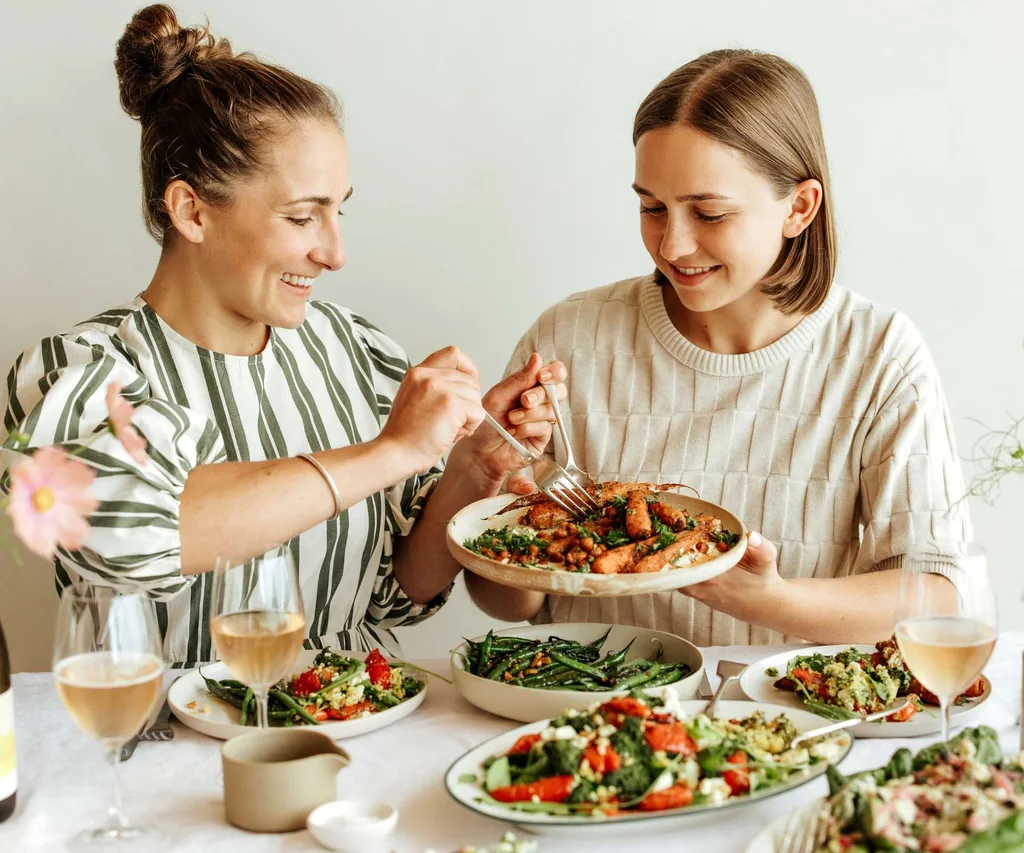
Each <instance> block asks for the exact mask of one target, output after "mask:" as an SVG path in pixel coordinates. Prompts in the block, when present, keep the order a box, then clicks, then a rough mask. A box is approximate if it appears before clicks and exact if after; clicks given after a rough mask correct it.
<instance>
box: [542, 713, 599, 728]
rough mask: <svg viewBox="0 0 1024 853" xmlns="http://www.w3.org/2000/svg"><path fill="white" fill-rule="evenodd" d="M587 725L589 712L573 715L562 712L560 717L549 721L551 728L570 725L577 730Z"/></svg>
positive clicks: (589, 719) (589, 721) (589, 720)
mask: <svg viewBox="0 0 1024 853" xmlns="http://www.w3.org/2000/svg"><path fill="white" fill-rule="evenodd" d="M589 725H591V718H590V715H589V714H577V715H576V716H575V717H570V716H568V715H567V714H563V715H562V716H561V717H558V718H557V719H554V720H552V721H551V727H552V728H553V729H560V728H561V727H562V726H572V727H573V729H575V730H576V731H578V732H581V731H583V730H584V729H585V728H586V727H587V726H589Z"/></svg>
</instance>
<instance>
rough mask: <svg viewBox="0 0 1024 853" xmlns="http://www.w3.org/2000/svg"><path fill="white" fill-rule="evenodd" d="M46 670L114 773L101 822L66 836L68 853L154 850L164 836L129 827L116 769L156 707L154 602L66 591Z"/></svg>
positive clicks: (159, 681)
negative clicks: (75, 852)
mask: <svg viewBox="0 0 1024 853" xmlns="http://www.w3.org/2000/svg"><path fill="white" fill-rule="evenodd" d="M53 672H54V680H55V682H56V685H57V693H58V695H59V696H60V699H61V701H62V702H63V703H64V707H65V708H66V709H67V711H68V713H69V714H70V715H71V719H73V720H74V721H75V723H76V724H77V725H78V727H79V728H80V729H81V730H82V731H83V732H85V734H87V735H89V737H91V738H93V739H95V740H97V741H99V742H100V744H101V745H102V746H103V749H104V750H105V751H106V757H107V761H109V762H110V765H111V767H112V769H113V774H112V776H113V797H112V804H111V806H110V808H109V810H108V814H107V822H106V823H105V824H104V825H103V826H101V827H99V828H98V829H93V830H86V831H84V832H82V833H79V834H78V835H77V836H75V838H73V839H72V840H71V841H70V843H69V845H68V846H69V847H70V848H71V849H73V850H127V849H132V850H136V849H146V850H157V849H161V847H162V845H163V844H164V843H165V842H166V838H167V836H166V834H165V833H164V832H163V831H162V830H160V829H157V828H155V827H149V826H139V825H135V824H129V823H128V821H127V820H126V819H125V817H124V816H123V815H122V813H121V791H120V787H119V784H118V772H117V768H118V765H119V764H120V760H121V747H122V746H123V745H124V744H125V743H127V742H128V741H129V740H131V739H132V738H133V737H134V736H135V734H136V733H137V732H138V731H139V729H141V728H142V726H143V724H144V723H145V722H146V720H147V719H148V718H149V716H150V714H151V713H152V712H153V710H154V708H155V707H156V704H157V703H158V702H159V701H160V697H161V694H162V689H161V688H162V687H163V677H162V676H163V673H164V662H163V656H162V653H161V641H160V630H159V628H158V627H157V621H156V612H155V610H154V608H153V602H152V601H150V600H149V599H148V598H147V597H146V596H144V595H142V594H119V593H116V592H114V591H113V590H110V589H103V588H95V589H87V590H84V591H76V590H75V589H74V588H72V587H68V588H66V589H65V590H64V592H63V594H62V595H61V600H60V606H59V608H58V611H57V628H56V638H55V642H54V651H53Z"/></svg>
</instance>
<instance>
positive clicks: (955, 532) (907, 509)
mask: <svg viewBox="0 0 1024 853" xmlns="http://www.w3.org/2000/svg"><path fill="white" fill-rule="evenodd" d="M900 325H901V327H902V328H901V329H900V335H901V337H902V342H901V344H900V345H899V346H898V350H897V353H896V357H895V358H894V359H893V361H892V362H891V363H890V364H889V365H888V367H887V371H886V373H887V380H886V381H885V384H886V385H887V386H888V390H887V391H885V392H883V393H882V394H881V395H879V401H880V402H879V407H878V412H877V414H876V415H875V417H874V418H873V419H872V420H871V422H870V425H869V427H868V429H867V432H866V435H865V440H864V445H863V450H862V458H861V474H860V485H861V501H860V504H861V524H862V525H863V536H862V540H861V545H860V549H859V551H858V553H857V555H856V558H855V561H854V566H853V571H854V572H855V573H857V572H865V571H873V570H881V569H889V568H898V567H899V566H900V565H902V562H903V556H904V555H906V554H914V555H915V561H916V562H917V564H918V565H920V566H921V568H922V570H924V571H931V572H936V573H939V574H943V575H946V576H948V577H950V579H952V580H954V581H955V580H956V577H957V573H958V565H959V563H960V559H961V557H962V555H963V543H964V542H969V541H970V539H971V524H970V518H969V515H968V511H967V503H966V501H964V500H962V498H963V496H964V491H965V488H964V483H963V473H962V471H961V468H960V461H959V457H958V455H957V451H956V441H955V438H954V435H953V424H952V419H951V418H950V414H949V406H948V405H947V403H946V398H945V395H944V394H943V392H942V387H941V384H940V382H939V375H938V370H937V368H936V367H935V364H934V363H933V361H932V359H931V355H930V354H929V353H928V350H927V348H926V347H925V345H924V342H923V341H921V339H920V337H919V335H918V334H917V332H916V329H914V328H913V326H912V325H911V324H910V323H909V321H904V323H902V324H900Z"/></svg>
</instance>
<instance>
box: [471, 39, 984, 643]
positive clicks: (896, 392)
mask: <svg viewBox="0 0 1024 853" xmlns="http://www.w3.org/2000/svg"><path fill="white" fill-rule="evenodd" d="M633 142H634V145H635V148H636V180H635V183H634V184H633V189H634V190H635V191H636V194H637V196H638V197H639V201H640V233H641V237H642V239H643V242H644V246H645V247H646V249H647V251H648V252H649V253H650V255H651V258H652V259H653V261H654V264H655V268H656V269H655V271H654V273H653V274H651V275H645V276H641V277H639V278H633V279H628V280H626V281H621V282H618V283H616V284H612V285H609V286H607V287H602V288H598V289H596V290H589V291H585V292H583V293H578V294H576V295H574V296H571V297H569V298H568V299H566V300H565V301H564V302H561V303H559V304H557V305H555V306H554V307H552V308H549V309H548V310H547V311H545V312H544V313H543V314H542V315H541V317H540V318H539V319H538V320H537V322H536V323H535V324H534V325H533V327H532V328H531V329H530V331H529V332H527V334H526V335H525V337H524V338H523V339H522V341H521V342H520V345H519V348H518V349H517V351H516V353H515V355H514V356H513V359H512V365H513V366H519V365H521V364H522V363H523V361H524V360H525V358H526V357H527V356H528V355H529V354H530V353H532V352H533V351H534V350H536V351H538V352H540V353H541V354H542V355H544V356H545V357H546V358H560V359H562V360H563V361H565V363H566V365H567V366H568V369H569V380H568V386H569V407H568V408H569V409H570V411H569V413H568V415H569V417H568V420H569V421H570V436H571V439H572V441H573V444H574V450H575V451H576V454H577V457H578V460H579V459H580V458H581V459H582V461H581V465H582V467H583V468H584V469H585V470H587V471H588V472H590V473H591V474H592V475H593V476H594V477H595V478H597V479H599V480H625V481H634V480H638V481H649V482H685V483H689V484H691V485H692V486H693V487H694V488H696V489H697V490H698V491H699V492H700V495H701V497H702V498H705V499H706V500H710V501H712V502H714V503H717V504H720V505H723V506H725V507H727V508H729V509H730V510H732V511H733V512H735V513H736V514H737V515H738V516H739V517H741V518H742V519H743V521H744V523H745V524H746V526H747V527H748V529H749V530H751V531H755V532H751V533H750V534H749V539H748V544H747V551H746V555H745V557H744V559H743V561H742V562H741V563H740V565H739V566H738V567H737V568H735V569H733V570H732V571H729V572H727V573H725V574H724V575H721V576H719V577H717V578H715V579H713V580H710V581H706V582H704V583H700V584H697V585H694V586H688V587H684V588H682V589H680V590H678V591H677V592H672V593H661V594H655V595H641V596H634V597H628V598H610V599H605V598H602V599H583V598H570V597H560V596H548V597H547V598H545V596H544V594H543V593H535V592H521V591H514V592H513V591H511V590H506V589H501V588H498V587H495V586H493V585H491V584H488V583H486V582H484V581H482V580H481V579H479V578H477V577H471V578H469V579H468V580H469V588H470V591H471V593H472V595H473V598H474V599H475V600H476V602H477V603H478V604H479V605H480V606H481V607H483V608H484V609H485V610H486V611H487V612H488V613H490V614H492V615H493V616H496V617H499V618H504V619H532V620H534V621H539V622H545V621H554V622H567V621H592V622H615V623H623V624H631V625H638V626H644V627H653V628H659V629H663V630H667V631H672V632H674V633H677V634H680V635H682V636H685V637H689V638H690V639H691V640H693V641H695V642H697V643H699V644H702V645H710V644H719V645H721V644H760V643H771V642H779V641H780V640H781V639H782V638H783V637H797V638H802V639H808V640H817V641H823V642H873V641H876V640H879V639H882V638H884V637H886V636H888V635H889V634H890V633H891V632H892V628H893V605H894V604H895V597H896V592H897V586H898V583H899V572H898V571H895V570H896V569H898V568H899V567H900V566H901V565H902V562H903V557H904V555H906V554H908V553H910V552H914V553H915V566H919V567H920V568H921V570H922V571H924V572H926V573H929V574H930V576H931V577H932V578H933V582H934V583H935V584H936V586H937V587H939V588H940V590H941V592H940V594H952V592H953V590H954V587H953V585H952V584H950V583H949V582H948V580H947V578H948V579H950V580H953V581H954V583H955V581H956V578H957V575H958V572H960V571H961V568H960V567H959V566H960V563H959V559H960V553H961V547H960V543H963V542H965V541H967V539H968V538H969V521H968V518H967V511H966V507H965V506H964V504H963V503H962V502H958V498H959V497H960V496H961V495H962V494H963V490H962V476H961V471H960V466H959V462H958V458H957V454H956V450H955V446H954V438H953V432H952V429H951V425H950V418H949V413H948V410H947V405H946V400H945V398H944V396H943V392H942V388H941V386H940V383H939V377H938V373H937V371H936V368H935V365H934V363H933V362H932V359H931V357H930V356H929V354H928V351H927V349H926V348H925V345H924V343H923V341H922V340H921V336H920V334H919V333H918V331H917V329H916V328H915V327H914V325H913V324H912V323H911V322H910V321H909V320H908V319H907V318H906V317H905V316H903V315H902V314H900V313H899V312H897V311H893V310H891V309H888V308H884V307H882V306H880V305H877V304H874V303H872V302H870V301H868V300H867V299H865V298H864V297H862V296H858V295H857V294H856V293H853V292H851V291H850V290H847V289H846V288H845V287H842V286H840V285H838V284H836V283H834V281H833V278H834V275H835V269H836V260H837V250H836V230H835V213H834V208H833V199H832V191H831V186H830V182H829V175H828V162H827V157H826V153H825V144H824V138H823V134H822V130H821V123H820V119H819V116H818V107H817V103H816V100H815V97H814V92H813V90H812V89H811V85H810V83H809V81H808V79H807V77H806V76H805V75H804V74H803V72H802V71H800V69H798V68H797V67H796V66H794V65H792V64H791V63H789V62H787V61H786V60H784V59H781V58H779V57H777V56H772V55H770V54H763V53H757V52H754V51H749V50H719V51H714V52H713V53H709V54H706V55H704V56H702V57H700V58H698V59H696V60H694V61H693V62H690V63H688V64H686V65H684V66H683V67H681V68H679V69H677V70H676V71H674V72H673V73H672V74H670V75H669V76H668V77H666V78H665V79H664V80H663V81H662V82H661V83H659V84H658V85H657V86H656V87H655V88H654V90H653V91H652V92H651V93H650V94H649V95H648V96H647V98H646V99H645V100H644V101H643V103H642V104H641V105H640V108H639V110H638V111H637V114H636V120H635V122H634V125H633ZM922 553H925V554H926V556H925V558H924V559H920V557H921V554H922ZM946 590H948V592H947V591H946Z"/></svg>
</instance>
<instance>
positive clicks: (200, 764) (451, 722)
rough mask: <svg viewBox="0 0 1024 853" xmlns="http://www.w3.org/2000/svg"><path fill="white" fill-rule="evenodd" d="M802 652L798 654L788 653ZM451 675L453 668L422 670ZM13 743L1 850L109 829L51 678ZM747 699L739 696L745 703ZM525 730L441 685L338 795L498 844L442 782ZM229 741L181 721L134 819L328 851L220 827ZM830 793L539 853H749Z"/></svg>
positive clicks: (363, 741)
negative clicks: (496, 740)
mask: <svg viewBox="0 0 1024 853" xmlns="http://www.w3.org/2000/svg"><path fill="white" fill-rule="evenodd" d="M782 648H783V647H781V646H779V647H770V648H766V647H740V646H722V647H717V648H710V649H706V650H704V655H705V660H706V661H707V669H708V675H709V677H710V678H711V682H712V686H717V678H716V677H715V675H714V672H715V668H716V666H717V663H718V661H719V660H721V659H728V660H738V661H743V662H752V661H755V660H758V659H760V658H761V657H764V656H766V655H767V654H771V653H774V652H776V651H779V650H781V649H782ZM790 648H795V647H790ZM1022 650H1024V634H1020V633H1008V634H1003V635H1002V636H1001V637H1000V639H999V643H998V644H997V646H996V650H995V653H994V655H993V657H992V660H991V662H990V664H989V666H988V667H987V668H986V673H987V674H988V676H989V678H990V679H991V680H992V683H993V686H994V695H993V697H992V699H991V700H990V701H989V702H988V703H986V706H985V708H984V710H983V712H982V714H981V716H980V719H979V722H984V723H987V724H988V725H991V726H993V727H994V728H996V729H997V730H999V731H1000V733H1001V735H1002V737H1003V740H1004V746H1005V747H1006V748H1007V749H1011V750H1013V751H1016V749H1017V748H1018V739H1019V729H1018V728H1017V726H1016V725H1015V720H1016V718H1017V715H1018V714H1019V711H1020V697H1021V654H1022ZM420 663H421V665H423V666H425V667H427V668H428V669H432V670H434V671H435V672H441V673H446V672H447V661H436V660H435V661H420ZM14 697H15V732H16V738H17V751H18V772H19V778H20V786H19V789H18V809H17V812H16V813H15V816H14V817H13V818H12V819H10V820H8V821H7V822H6V823H5V824H2V825H0V851H2V853H8V851H10V853H14V851H19V853H20V851H30V850H31V851H34V850H46V851H51V850H60V849H62V848H63V840H64V839H66V838H67V837H68V836H69V835H71V834H73V833H74V832H77V831H78V830H79V829H83V828H86V827H90V826H95V825H97V824H98V823H100V822H101V821H102V820H103V819H104V817H105V809H106V806H107V803H108V796H109V791H110V789H109V771H108V769H107V767H106V766H105V765H104V763H103V761H102V758H101V755H100V751H99V748H98V747H97V746H96V744H94V743H92V742H90V741H88V740H87V739H86V738H85V737H84V736H83V735H82V734H81V733H80V732H79V731H78V729H77V728H76V727H75V725H74V724H73V723H72V722H71V720H70V719H69V717H68V716H67V714H66V713H65V711H64V709H63V707H62V706H61V704H60V701H59V699H58V698H57V695H56V692H55V691H54V687H53V679H52V677H51V676H50V674H49V673H32V674H23V675H17V676H15V678H14ZM737 698H738V695H737ZM516 725H518V724H517V723H513V722H511V721H508V720H503V719H499V718H497V717H493V716H490V715H489V714H486V713H484V712H482V711H478V710H477V709H476V708H474V707H473V706H471V705H469V704H468V703H467V702H465V701H464V700H463V699H462V698H461V697H460V696H459V695H458V693H456V691H455V690H454V688H452V687H450V686H449V685H447V684H445V683H444V682H441V681H438V680H437V679H434V680H433V681H432V683H431V685H430V692H429V694H428V696H427V698H426V700H425V701H424V703H423V705H422V706H421V708H420V709H419V710H418V711H417V712H416V713H415V714H413V715H412V716H411V717H409V718H407V719H405V720H403V721H401V722H399V723H397V724H396V725H394V726H391V727H389V728H385V729H381V730H380V731H377V732H374V733H372V734H369V735H364V736H363V737H360V738H356V739H353V740H347V741H345V742H344V745H345V747H346V749H348V751H349V752H350V753H351V755H352V764H351V766H350V767H348V768H346V769H345V770H343V771H342V772H341V773H340V774H339V776H338V787H339V793H340V795H341V796H345V797H372V798H374V799H378V800H382V801H385V802H390V803H393V804H394V805H395V806H397V807H398V809H399V813H400V817H399V823H398V829H397V831H396V833H395V835H394V836H392V839H391V845H390V846H391V849H392V850H393V851H395V853H423V851H424V850H426V849H427V848H429V847H432V848H434V849H436V850H437V851H440V852H441V853H448V851H452V850H455V849H457V848H458V847H460V846H463V845H468V844H477V845H481V846H485V845H491V844H493V843H495V842H496V841H497V840H498V838H499V837H500V836H501V834H502V832H503V831H504V830H505V828H506V827H504V826H503V825H502V824H500V823H497V822H494V821H491V820H488V819H485V818H483V817H479V816H477V815H475V814H473V813H471V812H469V811H467V810H466V809H464V808H462V807H461V806H459V805H458V804H457V803H455V802H454V801H453V800H452V799H451V798H450V797H449V796H448V794H447V793H446V791H445V790H444V785H443V776H444V772H445V770H446V769H447V768H448V766H449V765H450V764H451V762H452V761H453V760H454V759H456V758H457V757H458V756H460V755H461V754H462V753H463V752H465V751H466V750H468V749H469V748H470V747H473V746H475V745H476V744H478V743H479V742H481V741H482V740H484V739H486V738H488V737H491V736H492V735H495V734H498V733H500V732H502V731H505V730H507V729H509V728H513V727H514V726H516ZM929 740H930V739H929V738H919V739H917V740H916V741H915V740H906V741H904V740H880V739H877V740H867V739H862V740H858V741H856V743H855V744H854V747H853V750H852V752H851V753H850V755H849V757H848V758H847V759H846V761H845V762H844V763H843V765H842V766H843V769H844V770H845V771H847V772H850V771H855V770H859V769H864V768H868V767H874V766H878V765H880V764H882V763H884V762H885V761H886V759H887V758H888V756H889V755H890V754H891V753H892V752H893V751H894V750H895V749H896V748H897V747H899V746H904V745H905V746H910V747H911V748H914V749H917V748H920V747H922V746H924V745H926V744H927V742H928V741H929ZM220 746H221V743H220V741H216V740H211V739H209V738H206V737H203V736H201V735H198V734H196V733H195V732H193V731H192V730H191V729H187V728H185V727H184V726H182V725H181V724H180V723H177V722H175V736H174V739H173V740H172V741H170V742H168V743H147V742H144V743H140V744H139V746H138V748H137V750H136V752H135V755H134V756H133V757H132V759H131V760H130V761H129V762H128V763H127V764H125V765H124V766H123V767H122V772H121V779H122V788H123V792H124V806H125V811H126V813H127V814H128V815H129V817H137V818H139V819H141V820H144V821H146V822H149V823H155V824H159V825H160V826H162V827H163V828H165V829H166V830H167V831H169V832H170V833H171V835H172V837H173V838H174V840H175V841H176V842H177V846H176V847H175V848H174V849H175V850H183V851H184V850H187V851H193V850H194V851H202V853H218V851H244V853H264V851H315V850H322V849H323V848H321V847H320V846H319V845H318V844H317V843H316V841H315V840H314V839H313V838H312V837H311V836H310V835H309V834H308V833H307V832H306V831H302V832H295V833H290V834H286V835H256V834H250V833H246V832H243V831H241V830H238V829H235V828H234V827H232V826H230V825H228V824H227V823H226V822H225V820H224V807H223V797H222V790H221V782H220V769H221V768H220ZM824 793H825V782H824V780H821V779H819V780H815V781H814V782H813V783H811V784H809V785H806V786H805V787H803V788H801V789H799V790H797V791H793V792H790V793H788V794H783V795H780V796H778V797H775V798H772V799H771V800H768V801H766V802H764V803H761V804H756V805H751V806H750V807H749V808H746V809H743V810H740V811H730V812H729V813H728V816H727V817H726V816H723V820H722V821H721V822H720V823H714V824H711V825H710V826H709V825H708V824H706V823H705V824H702V825H700V826H695V827H693V828H692V829H687V828H681V829H675V830H671V831H661V832H655V833H647V834H643V833H641V834H638V835H636V836H634V837H631V838H629V839H628V844H624V841H626V839H623V838H622V837H618V838H607V839H605V840H602V838H601V831H600V829H595V830H593V831H590V832H587V833H585V835H581V836H578V837H575V838H541V839H539V841H540V844H539V849H538V853H570V851H573V853H575V851H578V850H580V849H586V850H587V851H589V853H605V851H607V853H622V851H623V850H624V849H627V848H628V849H629V850H630V851H634V850H651V851H671V850H688V849H695V848H694V844H699V849H700V850H701V853H718V851H722V853H725V851H741V850H743V849H744V846H745V845H746V843H747V842H748V841H749V840H750V839H751V838H752V837H753V836H754V835H755V834H756V833H757V832H758V831H759V830H760V828H761V827H763V826H764V825H766V824H767V823H769V822H770V821H771V820H773V819H774V817H776V816H777V815H779V814H781V813H782V812H784V811H787V810H789V809H790V808H792V807H793V806H795V805H797V804H799V803H802V802H806V801H807V800H809V799H810V798H812V797H818V796H822V795H824Z"/></svg>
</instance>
